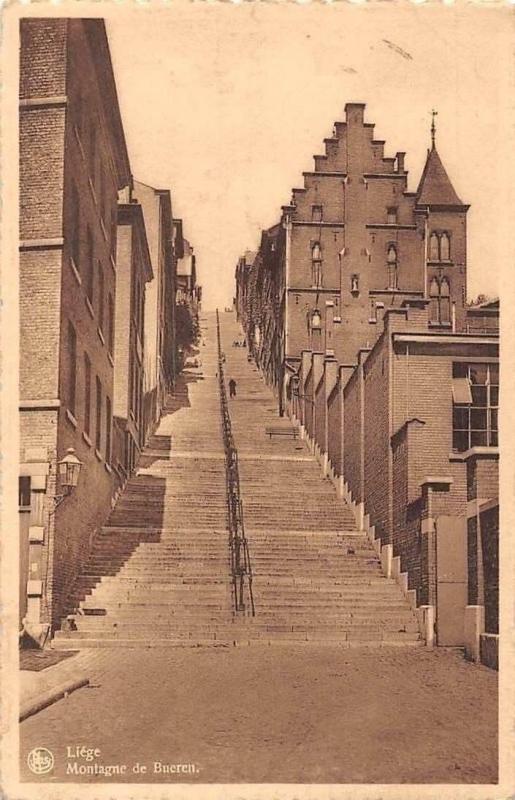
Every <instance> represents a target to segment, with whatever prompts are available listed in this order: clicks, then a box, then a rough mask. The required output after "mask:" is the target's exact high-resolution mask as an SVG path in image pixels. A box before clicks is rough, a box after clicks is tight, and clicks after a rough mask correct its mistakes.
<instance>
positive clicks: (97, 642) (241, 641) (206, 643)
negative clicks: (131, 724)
mask: <svg viewBox="0 0 515 800" xmlns="http://www.w3.org/2000/svg"><path fill="white" fill-rule="evenodd" d="M300 644H302V645H306V646H309V645H317V646H321V645H326V646H328V647H339V648H342V649H352V648H363V647H366V648H368V647H372V648H376V647H387V648H393V647H422V646H423V645H424V643H423V642H422V641H421V639H415V638H404V639H401V640H390V639H373V640H363V639H340V638H333V639H331V638H323V639H315V638H310V639H305V638H302V637H300V638H296V639H291V638H289V637H288V638H278V637H277V636H276V637H256V638H254V639H252V638H250V637H248V638H244V637H243V636H240V637H239V638H234V639H230V638H227V639H180V638H158V637H156V638H151V637H141V638H139V639H136V638H130V639H129V638H127V637H125V638H117V637H110V638H105V639H103V638H102V639H99V638H87V639H78V638H73V636H70V637H68V638H59V639H56V640H54V642H53V645H52V646H53V648H54V649H56V650H81V649H91V648H102V647H107V648H109V647H119V648H137V649H139V648H150V647H155V648H169V647H223V648H229V647H233V646H234V647H246V646H253V645H254V646H271V647H273V646H276V645H277V646H279V645H283V646H290V647H291V646H292V645H300Z"/></svg>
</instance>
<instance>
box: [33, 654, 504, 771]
mask: <svg viewBox="0 0 515 800" xmlns="http://www.w3.org/2000/svg"><path fill="white" fill-rule="evenodd" d="M75 658H77V659H78V662H82V665H87V666H88V668H89V673H90V681H91V684H90V687H89V688H84V689H80V690H79V691H77V692H75V693H73V694H72V695H70V696H69V697H68V698H67V699H64V700H61V701H59V702H57V703H56V704H54V705H53V706H51V707H49V708H47V709H46V710H44V711H42V712H41V713H39V714H37V715H36V716H33V717H31V718H29V719H28V720H26V721H25V722H23V723H22V725H21V748H20V755H21V760H22V778H23V780H31V781H33V780H39V781H42V782H45V781H55V782H59V781H77V780H80V782H81V783H82V782H86V781H106V780H107V781H109V782H115V783H116V782H125V781H140V782H171V783H173V782H191V781H198V782H201V783H211V782H242V783H269V782H274V783H281V782H282V783H304V782H306V783H351V782H352V783H398V782H402V783H404V782H405V783H448V782H451V783H454V782H455V783H493V782H495V781H496V775H497V766H496V765H497V733H496V725H497V703H496V692H497V688H496V684H497V673H495V672H493V671H491V670H488V669H486V668H484V667H481V666H475V665H471V664H469V663H467V662H465V661H464V660H463V657H462V655H461V652H460V651H444V650H434V651H428V650H426V649H424V648H414V649H406V648H381V649H377V648H373V649H370V650H367V649H366V648H365V649H359V650H346V651H343V650H341V649H338V648H335V647H330V646H325V647H319V648H317V647H314V646H313V647H309V648H308V647H296V648H295V647H291V646H274V647H263V646H259V645H256V646H254V647H248V648H234V649H233V648H231V649H225V648H220V649H217V648H206V649H204V648H195V649H173V648H172V649H167V650H164V649H151V650H135V649H134V650H124V649H116V650H98V651H91V650H89V651H83V652H82V653H81V654H80V655H79V656H76V657H75ZM82 745H86V746H87V747H91V748H100V750H101V754H100V756H99V757H98V758H97V759H96V763H98V764H105V765H113V764H127V774H126V775H125V776H120V775H114V776H113V777H111V778H108V777H106V776H104V775H100V776H98V777H95V776H89V777H88V776H86V775H84V776H83V777H81V778H80V779H78V778H77V776H76V775H73V774H72V775H67V774H66V773H67V764H73V763H79V764H86V763H89V764H91V763H94V762H86V761H84V760H78V761H77V759H67V757H66V756H67V752H66V748H67V747H70V748H73V749H75V747H77V746H82ZM39 746H42V747H47V748H48V749H50V750H51V751H52V752H53V753H54V756H55V769H54V771H53V773H52V774H51V776H50V777H48V776H45V777H41V778H35V777H34V776H33V775H32V774H31V773H30V772H29V770H28V768H27V766H26V759H27V754H28V753H29V752H30V750H31V749H32V748H34V747H39ZM137 762H139V763H140V764H145V765H147V768H148V772H147V774H146V775H142V774H141V773H140V774H135V773H134V772H133V771H132V770H133V765H135V764H136V763H137ZM154 762H162V763H163V764H173V765H175V764H194V765H195V767H194V768H195V770H196V771H195V772H194V773H191V772H190V773H189V774H186V773H185V774H183V775H177V774H173V773H168V774H167V773H164V772H157V773H155V774H154V773H153V765H154Z"/></svg>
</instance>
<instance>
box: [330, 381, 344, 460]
mask: <svg viewBox="0 0 515 800" xmlns="http://www.w3.org/2000/svg"><path fill="white" fill-rule="evenodd" d="M342 392H343V390H342V388H341V383H340V381H338V383H337V384H336V386H335V387H334V389H333V391H332V392H331V393H330V395H329V397H328V398H327V444H328V454H329V459H330V461H331V465H332V467H333V469H334V471H335V473H336V474H337V475H342V474H343V454H342V434H343V431H342V424H343V419H342V408H343V406H342Z"/></svg>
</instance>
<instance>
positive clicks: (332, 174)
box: [302, 156, 347, 178]
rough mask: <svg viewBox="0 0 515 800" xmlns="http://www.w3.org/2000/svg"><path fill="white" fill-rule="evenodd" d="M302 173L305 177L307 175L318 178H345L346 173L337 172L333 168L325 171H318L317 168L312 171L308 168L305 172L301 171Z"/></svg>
mask: <svg viewBox="0 0 515 800" xmlns="http://www.w3.org/2000/svg"><path fill="white" fill-rule="evenodd" d="M317 158H327V156H317ZM302 174H303V175H305V176H306V177H309V178H320V177H325V178H346V177H347V173H346V172H339V171H337V170H334V171H333V170H327V171H325V170H324V171H320V172H319V171H318V170H314V171H313V172H312V171H310V170H308V171H306V172H303V173H302Z"/></svg>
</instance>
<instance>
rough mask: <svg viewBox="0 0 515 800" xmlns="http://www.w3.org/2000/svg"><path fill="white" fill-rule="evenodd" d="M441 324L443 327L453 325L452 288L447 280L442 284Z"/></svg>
mask: <svg viewBox="0 0 515 800" xmlns="http://www.w3.org/2000/svg"><path fill="white" fill-rule="evenodd" d="M440 322H441V324H442V325H450V324H451V287H450V286H449V281H448V280H447V278H442V280H441V282H440Z"/></svg>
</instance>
